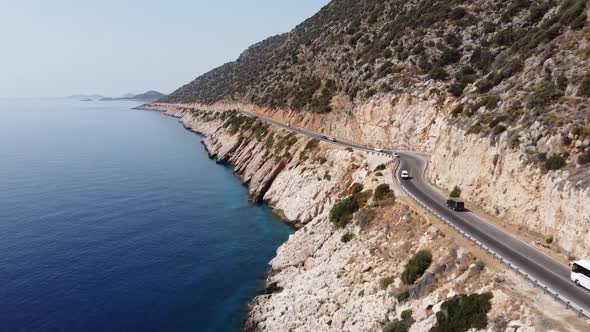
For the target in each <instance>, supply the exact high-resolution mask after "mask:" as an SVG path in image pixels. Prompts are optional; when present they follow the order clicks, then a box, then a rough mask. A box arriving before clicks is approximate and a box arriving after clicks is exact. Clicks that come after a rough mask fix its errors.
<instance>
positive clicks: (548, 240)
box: [545, 235, 553, 244]
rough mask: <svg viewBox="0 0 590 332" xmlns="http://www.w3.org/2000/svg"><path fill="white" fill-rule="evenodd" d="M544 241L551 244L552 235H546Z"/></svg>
mask: <svg viewBox="0 0 590 332" xmlns="http://www.w3.org/2000/svg"><path fill="white" fill-rule="evenodd" d="M545 242H546V243H547V244H551V243H553V235H550V236H548V237H547V238H546V239H545Z"/></svg>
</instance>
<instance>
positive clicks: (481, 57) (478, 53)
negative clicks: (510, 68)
mask: <svg viewBox="0 0 590 332" xmlns="http://www.w3.org/2000/svg"><path fill="white" fill-rule="evenodd" d="M493 62H494V56H493V55H492V53H490V51H488V50H487V49H484V48H477V49H475V51H473V54H472V55H471V65H473V66H474V67H475V68H477V69H480V70H483V71H487V70H488V69H489V68H490V66H491V65H492V63H493Z"/></svg>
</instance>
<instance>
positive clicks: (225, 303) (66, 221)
mask: <svg viewBox="0 0 590 332" xmlns="http://www.w3.org/2000/svg"><path fill="white" fill-rule="evenodd" d="M135 105H136V104H133V103H130V102H81V101H71V100H55V99H54V100H51V99H46V100H33V99H28V100H26V99H21V100H6V99H5V100H2V99H0V330H2V331H146V330H157V331H163V330H166V331H234V330H239V329H240V327H241V322H242V319H243V314H244V310H245V307H246V304H247V302H248V301H249V300H250V299H251V298H252V297H253V296H254V295H255V294H256V292H257V291H258V290H259V288H260V287H261V283H262V280H263V277H264V273H265V272H266V269H267V263H268V261H269V260H270V259H271V258H272V257H273V256H274V255H275V252H276V248H277V247H278V246H279V245H280V244H281V243H282V242H284V241H285V240H286V239H287V237H288V235H289V234H290V232H291V231H290V229H289V228H288V227H287V226H285V225H284V224H282V223H281V222H280V221H279V220H278V218H276V217H275V216H273V215H272V214H271V212H270V211H269V210H268V208H265V207H262V206H254V205H251V204H249V203H248V202H247V200H246V189H245V188H244V187H243V186H242V185H241V184H240V182H239V181H238V180H237V179H236V178H235V177H234V176H233V175H232V172H231V170H230V169H228V168H226V167H222V166H219V165H216V164H215V162H213V161H211V160H210V159H209V158H208V157H207V155H206V153H205V152H204V150H203V148H202V146H201V144H200V142H199V138H198V137H197V136H196V135H194V134H192V133H190V132H188V131H186V130H184V129H183V128H182V126H180V125H179V124H178V122H177V120H176V119H173V118H170V117H166V116H163V115H162V114H160V113H156V112H146V111H136V110H131V109H129V108H130V107H132V106H135Z"/></svg>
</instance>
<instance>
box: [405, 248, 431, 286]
mask: <svg viewBox="0 0 590 332" xmlns="http://www.w3.org/2000/svg"><path fill="white" fill-rule="evenodd" d="M430 264H432V253H431V252H430V251H429V250H422V251H419V252H418V253H417V254H415V255H414V257H412V259H410V261H409V262H408V263H407V264H406V267H405V269H404V272H403V273H402V281H403V282H404V283H405V284H407V285H411V284H413V283H414V282H415V281H416V280H418V278H420V277H421V276H422V275H423V274H424V272H425V271H426V270H427V269H428V268H429V267H430Z"/></svg>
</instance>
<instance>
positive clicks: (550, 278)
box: [242, 112, 590, 316]
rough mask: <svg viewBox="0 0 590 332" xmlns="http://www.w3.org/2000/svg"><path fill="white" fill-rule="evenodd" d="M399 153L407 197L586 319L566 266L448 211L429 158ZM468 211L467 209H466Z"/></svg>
mask: <svg viewBox="0 0 590 332" xmlns="http://www.w3.org/2000/svg"><path fill="white" fill-rule="evenodd" d="M242 113H243V114H245V115H247V116H251V117H256V118H258V119H260V120H261V121H264V122H267V123H270V124H273V125H276V126H279V127H283V128H285V129H287V130H291V131H293V132H297V133H300V134H302V135H306V136H309V137H312V138H316V139H319V140H323V141H327V142H331V143H333V144H338V145H341V146H345V147H350V148H354V149H358V150H363V151H369V152H375V148H373V147H367V146H363V145H359V144H355V143H353V142H348V141H344V140H340V139H335V138H331V137H329V136H327V135H324V134H320V133H316V132H312V131H309V130H306V129H302V128H296V127H293V126H290V125H288V124H285V123H282V122H279V121H275V120H272V119H268V118H263V117H260V116H257V115H255V114H253V113H249V112H242ZM382 153H385V154H390V155H391V154H393V153H394V151H392V150H383V151H382ZM398 154H399V160H400V164H399V167H398V168H397V171H396V173H395V174H394V178H395V180H396V181H397V182H398V183H399V184H400V186H401V187H402V189H404V190H405V191H406V192H407V193H408V194H410V196H412V197H413V198H414V199H416V200H417V201H418V202H419V203H421V204H422V205H424V206H425V207H426V208H427V209H429V210H430V211H432V212H433V214H435V215H436V216H437V217H439V218H440V219H442V220H443V221H445V222H447V223H448V224H449V225H450V226H451V227H453V228H455V229H457V231H459V232H460V233H462V234H464V235H466V236H467V237H468V238H469V239H471V240H472V241H473V242H475V243H476V244H477V245H479V246H480V247H483V248H484V249H486V250H487V251H488V252H490V253H492V254H493V255H494V257H496V258H498V259H501V260H502V261H503V262H504V263H506V264H507V265H508V266H510V267H511V268H513V269H515V270H518V271H519V272H520V273H521V274H523V275H526V276H527V278H529V279H530V280H532V281H533V282H536V284H538V285H539V287H540V288H544V289H545V291H546V292H549V293H551V294H552V295H554V296H555V294H557V295H558V296H559V298H560V300H562V301H564V302H566V303H567V302H570V304H571V305H572V307H573V309H574V310H576V311H578V312H579V313H583V314H584V315H586V316H587V315H589V314H590V292H589V291H587V290H585V289H583V288H581V287H578V286H576V285H575V284H574V283H573V282H572V281H571V280H570V268H569V267H568V266H566V265H564V264H562V263H561V262H559V261H557V260H555V259H553V258H551V257H550V256H548V255H546V254H544V253H543V252H541V251H539V250H538V249H536V248H535V247H533V246H531V245H529V244H527V243H525V242H523V241H521V240H519V239H518V238H516V237H514V236H512V235H510V234H509V233H508V232H505V231H503V230H501V229H499V228H497V227H496V226H494V225H492V224H491V223H489V222H487V221H485V220H483V219H481V218H480V217H478V216H477V215H475V214H474V213H472V212H469V211H464V212H458V211H453V210H450V209H449V208H447V206H446V199H447V198H446V197H445V196H442V195H441V194H440V193H439V192H437V191H436V190H435V189H434V188H433V187H432V186H431V185H430V184H428V182H427V181H426V180H425V179H424V172H425V170H426V167H427V165H428V160H429V158H428V156H425V155H422V154H419V153H413V152H398ZM402 170H407V171H409V173H410V175H411V178H410V179H409V180H402V179H401V176H400V173H401V171H402ZM467 208H469V207H468V206H467ZM545 287H546V288H545ZM580 310H582V311H580Z"/></svg>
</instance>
